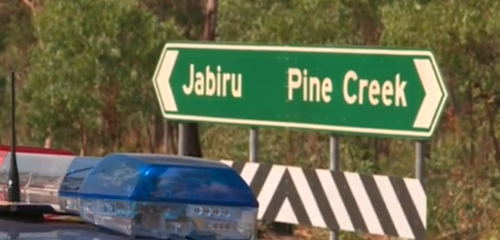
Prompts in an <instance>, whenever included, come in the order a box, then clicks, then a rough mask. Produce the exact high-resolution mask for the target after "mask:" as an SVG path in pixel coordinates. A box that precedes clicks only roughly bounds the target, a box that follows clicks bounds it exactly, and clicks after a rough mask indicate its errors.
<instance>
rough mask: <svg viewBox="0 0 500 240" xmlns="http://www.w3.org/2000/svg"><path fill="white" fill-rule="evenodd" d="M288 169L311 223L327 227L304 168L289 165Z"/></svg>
mask: <svg viewBox="0 0 500 240" xmlns="http://www.w3.org/2000/svg"><path fill="white" fill-rule="evenodd" d="M287 169H288V172H289V173H290V176H291V177H292V180H293V183H294V185H295V188H296V189H297V192H298V193H299V196H300V200H301V201H302V205H304V208H305V209H306V212H307V215H308V216H309V220H310V221H311V224H312V225H313V226H315V227H327V226H326V223H325V220H324V219H323V216H322V215H321V212H320V210H319V207H318V203H317V202H316V199H315V198H314V195H313V193H312V191H311V187H310V186H309V184H308V183H307V179H306V176H305V175H304V172H303V171H302V168H299V167H288V168H287Z"/></svg>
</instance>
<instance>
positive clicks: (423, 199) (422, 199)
mask: <svg viewBox="0 0 500 240" xmlns="http://www.w3.org/2000/svg"><path fill="white" fill-rule="evenodd" d="M403 180H404V181H405V184H406V187H407V188H408V192H410V196H411V199H412V200H413V204H415V207H416V208H417V212H418V215H419V216H420V220H421V221H422V224H423V225H424V228H427V195H426V194H425V190H424V188H423V187H422V184H421V183H420V181H419V180H416V179H411V178H404V179H403Z"/></svg>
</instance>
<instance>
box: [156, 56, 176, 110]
mask: <svg viewBox="0 0 500 240" xmlns="http://www.w3.org/2000/svg"><path fill="white" fill-rule="evenodd" d="M178 55H179V51H168V50H167V52H166V53H165V56H164V57H163V61H162V63H161V66H160V70H159V72H158V76H157V77H156V81H157V83H156V84H157V85H158V90H159V92H160V96H161V99H160V101H162V103H163V107H164V109H163V110H164V111H169V112H177V103H176V102H175V98H174V94H173V92H172V86H171V85H170V76H171V75H172V71H173V70H174V66H175V61H176V60H177V56H178Z"/></svg>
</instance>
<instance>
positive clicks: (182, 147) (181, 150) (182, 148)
mask: <svg viewBox="0 0 500 240" xmlns="http://www.w3.org/2000/svg"><path fill="white" fill-rule="evenodd" d="M186 140H187V139H186V124H184V123H179V140H178V146H177V147H178V151H177V153H178V155H180V156H185V155H186V146H187V142H186Z"/></svg>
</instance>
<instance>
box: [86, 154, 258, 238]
mask: <svg viewBox="0 0 500 240" xmlns="http://www.w3.org/2000/svg"><path fill="white" fill-rule="evenodd" d="M77 206H78V208H79V211H80V216H81V217H82V218H83V219H84V220H85V221H87V222H89V223H92V224H95V225H97V226H100V227H103V228H107V229H110V230H114V231H117V232H120V233H123V234H125V235H129V236H133V237H151V238H159V239H167V238H175V237H180V238H185V237H190V238H191V239H199V238H201V237H203V238H205V237H208V238H210V239H217V240H224V239H228V240H229V239H230V240H240V239H241V240H246V239H251V237H252V235H253V233H254V228H255V224H256V216H257V211H258V207H259V206H258V202H257V199H256V198H255V196H254V195H253V193H252V191H251V189H250V187H249V186H248V185H247V184H246V183H245V181H244V180H243V179H242V178H241V177H240V176H239V174H238V173H236V172H235V171H234V170H233V169H232V168H230V167H228V166H227V165H225V164H223V163H220V162H217V161H209V160H204V159H198V158H189V157H179V156H169V155H154V154H110V155H107V156H106V157H104V158H103V159H102V160H101V161H99V162H98V163H97V164H96V165H95V167H93V168H92V170H91V171H90V172H89V173H88V176H87V177H86V178H85V180H84V181H83V183H82V185H81V186H80V189H79V191H78V205H77Z"/></svg>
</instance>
